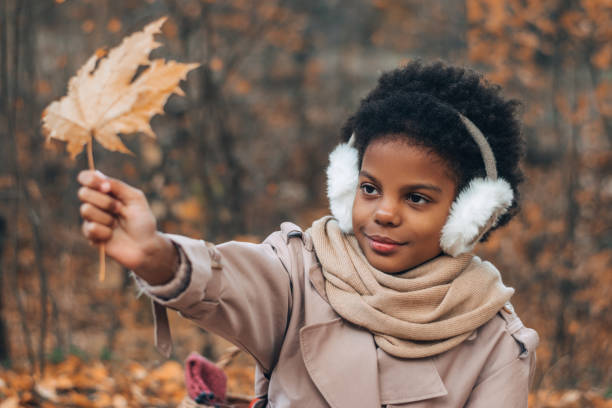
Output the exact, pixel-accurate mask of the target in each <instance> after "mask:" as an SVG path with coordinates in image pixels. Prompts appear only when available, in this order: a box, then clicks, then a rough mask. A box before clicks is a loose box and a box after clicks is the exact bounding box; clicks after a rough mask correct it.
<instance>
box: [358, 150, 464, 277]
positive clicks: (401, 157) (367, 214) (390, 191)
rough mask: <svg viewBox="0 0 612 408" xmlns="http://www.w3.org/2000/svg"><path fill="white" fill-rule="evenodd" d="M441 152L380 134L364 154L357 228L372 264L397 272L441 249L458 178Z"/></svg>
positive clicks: (427, 258)
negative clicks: (452, 174) (434, 151)
mask: <svg viewBox="0 0 612 408" xmlns="http://www.w3.org/2000/svg"><path fill="white" fill-rule="evenodd" d="M450 174H451V173H450V169H449V167H448V166H447V165H446V163H445V162H444V161H443V160H442V159H441V158H440V156H438V155H437V154H435V153H433V152H431V151H429V150H427V149H425V148H423V147H420V146H411V145H410V144H409V143H406V141H403V140H401V139H400V140H398V139H393V138H379V139H377V140H374V141H373V142H372V143H370V144H369V145H368V147H367V148H366V150H365V153H364V155H363V161H362V165H361V171H360V173H359V185H358V190H357V195H356V196H355V202H354V204H353V231H354V232H355V237H356V238H357V241H358V242H359V246H360V248H361V250H362V251H363V253H364V254H365V256H366V258H367V259H368V261H369V262H370V264H371V265H372V266H374V267H375V268H377V269H379V270H381V271H383V272H386V273H396V272H401V271H404V270H407V269H410V268H412V267H414V266H417V265H419V264H421V263H423V262H425V261H427V260H429V259H431V258H433V257H435V256H437V255H439V254H440V253H441V251H442V250H441V249H440V234H441V231H442V227H443V226H444V224H445V222H446V219H447V217H448V213H449V210H450V206H451V204H452V202H453V200H454V199H455V190H456V187H457V185H456V182H455V181H454V179H453V178H452V177H451V175H450Z"/></svg>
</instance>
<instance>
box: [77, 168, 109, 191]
mask: <svg viewBox="0 0 612 408" xmlns="http://www.w3.org/2000/svg"><path fill="white" fill-rule="evenodd" d="M77 180H78V181H79V183H81V184H82V185H83V186H85V187H89V188H92V189H94V190H98V191H101V192H103V193H108V192H109V191H110V189H111V185H110V181H109V180H110V179H109V178H108V177H106V176H105V175H104V174H102V172H100V171H99V170H95V171H94V170H83V171H81V172H80V173H79V175H78V176H77Z"/></svg>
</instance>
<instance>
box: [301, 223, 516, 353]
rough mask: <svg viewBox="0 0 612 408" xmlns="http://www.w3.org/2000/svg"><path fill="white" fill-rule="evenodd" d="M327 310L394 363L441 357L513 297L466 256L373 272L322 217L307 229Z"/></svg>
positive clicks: (493, 272)
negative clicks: (366, 335) (366, 333)
mask: <svg viewBox="0 0 612 408" xmlns="http://www.w3.org/2000/svg"><path fill="white" fill-rule="evenodd" d="M308 232H309V233H310V235H311V236H312V241H313V244H314V247H315V251H316V254H317V257H318V258H319V261H320V262H321V265H322V270H323V276H324V278H325V291H326V294H327V297H328V299H329V302H330V304H331V306H332V307H333V309H334V310H335V311H336V313H338V314H339V315H340V316H342V317H343V318H344V319H346V320H348V321H349V322H351V323H353V324H355V325H358V326H361V327H363V328H365V329H367V330H369V331H370V332H371V333H372V334H373V336H374V341H375V342H376V344H377V345H378V346H379V347H380V348H381V349H383V350H384V351H385V352H387V353H388V354H390V355H392V356H395V357H400V358H420V357H429V356H433V355H436V354H439V353H442V352H444V351H447V350H449V349H451V348H453V347H454V346H456V345H458V344H459V343H461V342H462V341H463V340H465V339H466V338H467V337H469V336H470V334H471V333H472V332H473V331H474V330H475V329H477V328H478V327H480V326H482V325H483V324H484V323H486V322H487V321H489V320H490V319H491V318H492V317H493V316H495V314H496V313H497V312H498V311H499V310H500V309H501V308H502V307H503V305H504V304H505V303H506V302H507V301H508V299H510V297H511V296H512V294H513V293H514V289H512V288H509V287H506V286H504V284H503V283H502V280H501V276H500V273H499V271H498V270H497V269H496V268H495V267H494V266H493V265H492V264H490V263H489V262H483V261H481V260H480V258H478V257H476V256H473V255H471V254H462V255H460V256H458V257H456V258H453V257H450V256H448V255H440V256H438V257H436V258H433V259H431V260H429V261H427V262H425V263H423V264H421V265H419V266H417V267H414V268H412V269H409V270H407V271H405V272H401V273H397V274H393V275H391V274H387V273H384V272H382V271H380V270H378V269H376V268H374V267H373V266H372V265H370V263H369V262H368V260H367V259H366V257H365V255H364V254H363V252H362V251H361V249H360V248H359V244H358V243H357V239H356V238H355V236H354V235H352V234H350V235H349V234H345V233H343V232H342V231H341V230H340V227H339V225H338V222H337V221H336V220H334V219H333V218H331V217H323V218H321V219H319V220H317V221H315V222H314V223H313V224H312V227H311V228H310V229H309V231H308Z"/></svg>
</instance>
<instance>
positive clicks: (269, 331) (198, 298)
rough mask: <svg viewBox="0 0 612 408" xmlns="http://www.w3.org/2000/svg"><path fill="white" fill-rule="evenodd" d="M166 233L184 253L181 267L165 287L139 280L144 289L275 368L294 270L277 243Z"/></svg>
mask: <svg viewBox="0 0 612 408" xmlns="http://www.w3.org/2000/svg"><path fill="white" fill-rule="evenodd" d="M279 233H280V232H277V233H275V234H279ZM167 236H168V237H169V238H170V239H171V240H172V242H173V243H174V244H175V245H176V246H177V248H178V250H179V254H180V255H181V256H180V258H181V267H180V268H179V272H178V273H177V276H176V277H175V278H174V279H173V280H172V281H171V282H169V283H168V284H166V285H163V286H161V287H151V286H148V285H146V284H144V282H143V281H142V280H139V279H137V282H138V284H139V286H140V287H141V289H142V290H143V291H144V292H145V293H146V294H147V295H149V296H150V297H151V298H152V300H153V301H154V302H155V303H157V304H158V305H161V306H163V307H168V308H171V309H175V310H177V311H179V313H180V314H181V315H182V316H184V317H186V318H188V319H191V320H193V321H194V322H195V323H196V324H197V325H198V326H200V327H202V328H204V329H206V330H208V331H210V332H213V333H215V334H218V335H219V336H221V337H224V338H225V339H227V340H228V341H230V342H232V343H234V344H235V345H237V346H238V347H240V348H241V349H243V350H245V351H246V352H248V353H249V354H251V355H252V356H253V357H254V358H255V360H256V361H257V363H259V364H260V365H261V367H262V368H263V369H264V371H270V370H271V369H272V367H273V365H274V363H275V361H276V359H277V357H278V353H279V351H280V347H281V344H282V341H283V338H284V335H285V329H286V327H287V322H288V320H289V316H290V313H291V311H290V305H291V296H292V293H291V283H290V278H289V273H288V271H287V269H286V268H285V267H284V266H283V263H282V262H281V260H280V259H279V257H278V255H277V253H276V251H275V249H274V247H273V246H272V245H270V244H268V243H262V244H251V243H244V242H233V241H232V242H228V243H225V244H221V245H218V246H215V245H212V244H210V243H205V242H204V241H201V240H194V239H190V238H187V237H183V236H179V235H171V234H167ZM185 264H186V265H185ZM177 288H178V293H176V292H177ZM168 293H172V295H173V296H170V297H169V296H167V294H168ZM156 320H157V319H156ZM157 323H158V322H157V321H156V324H157Z"/></svg>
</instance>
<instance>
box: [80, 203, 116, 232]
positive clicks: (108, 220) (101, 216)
mask: <svg viewBox="0 0 612 408" xmlns="http://www.w3.org/2000/svg"><path fill="white" fill-rule="evenodd" d="M80 212H81V216H82V217H83V219H84V220H87V221H93V222H97V223H98V224H102V225H106V226H107V227H112V226H113V224H114V223H115V218H114V217H113V216H112V215H111V214H109V213H107V212H104V211H102V210H100V209H99V208H98V207H95V206H93V205H91V204H89V203H85V204H82V205H81V208H80Z"/></svg>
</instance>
